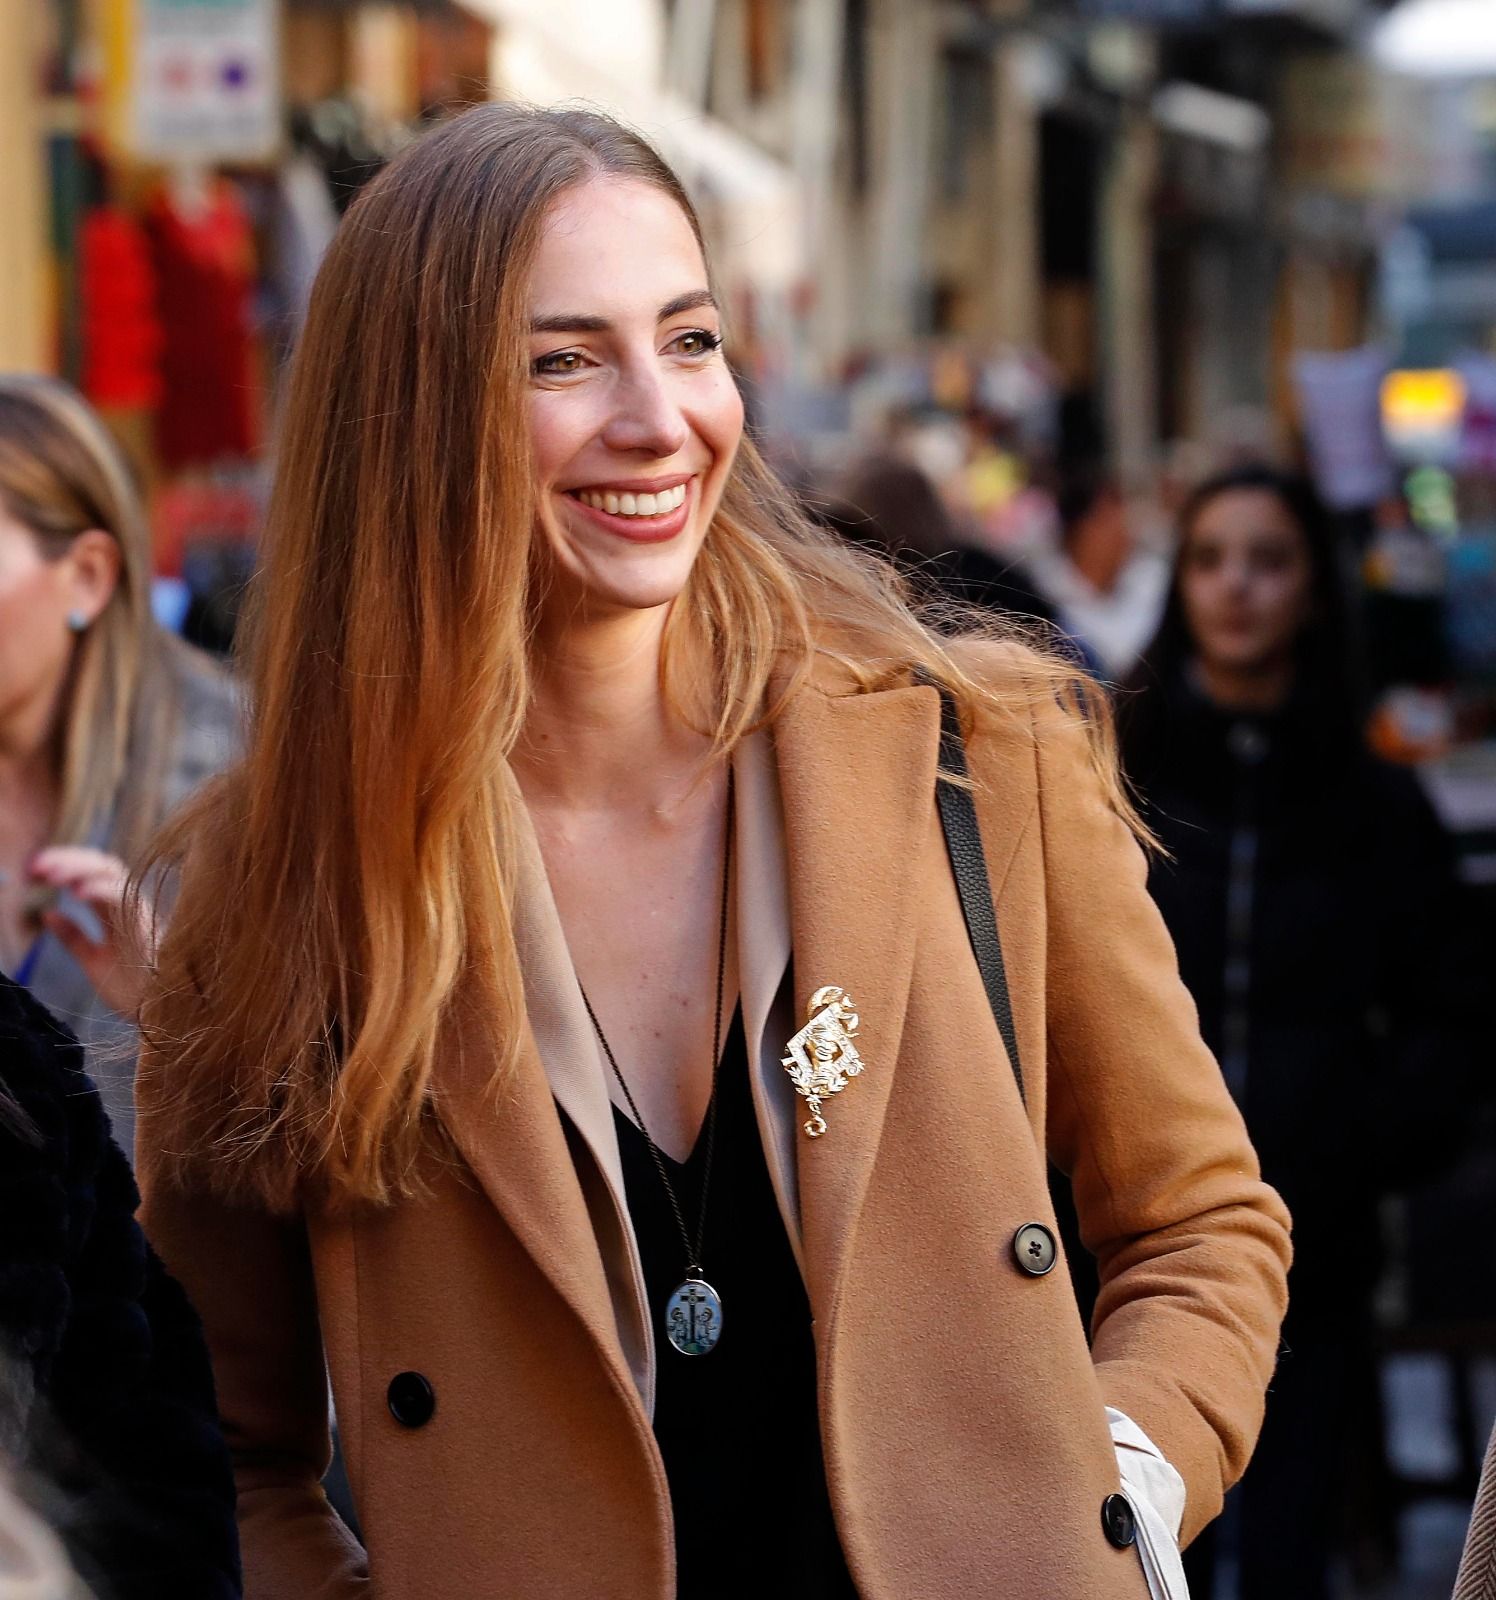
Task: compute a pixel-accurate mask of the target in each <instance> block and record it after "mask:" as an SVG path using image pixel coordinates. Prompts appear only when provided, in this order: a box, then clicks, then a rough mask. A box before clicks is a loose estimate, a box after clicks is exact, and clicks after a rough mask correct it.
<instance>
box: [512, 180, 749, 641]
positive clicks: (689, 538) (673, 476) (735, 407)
mask: <svg viewBox="0 0 1496 1600" xmlns="http://www.w3.org/2000/svg"><path fill="white" fill-rule="evenodd" d="M531 283H532V288H531V291H530V335H529V354H530V433H531V443H532V446H533V451H534V460H535V463H536V471H537V473H538V477H539V491H540V497H541V516H542V522H543V524H544V531H545V534H546V537H547V539H548V541H549V544H550V547H551V553H552V555H553V557H554V561H555V583H554V585H553V591H552V594H553V600H556V599H559V600H560V601H561V602H562V603H563V604H566V605H568V606H570V607H572V608H573V609H574V608H575V607H576V606H577V605H578V604H579V603H584V604H585V605H586V606H587V608H588V609H589V611H592V612H593V613H594V614H596V612H597V611H599V610H602V611H608V610H615V611H642V610H648V609H652V608H654V607H658V606H663V605H667V604H668V603H669V602H670V601H672V600H674V599H675V597H676V596H677V595H678V594H679V593H680V592H681V590H682V588H683V587H684V586H685V582H686V579H687V578H688V577H689V575H690V572H691V565H692V563H693V562H694V561H695V559H696V554H697V552H698V551H699V550H700V548H701V543H702V540H703V539H704V538H705V536H706V530H707V528H708V527H709V526H710V524H711V520H712V517H713V515H714V513H715V512H716V509H717V505H718V503H719V502H720V500H721V498H722V489H723V485H724V484H725V482H726V480H727V474H728V472H729V470H730V469H731V466H732V461H733V457H734V455H735V453H736V451H737V448H738V442H739V440H740V439H741V437H742V432H743V402H742V399H741V397H740V396H739V394H738V390H737V385H736V384H735V383H734V382H733V379H732V374H731V373H730V372H729V371H728V369H727V364H726V362H725V361H724V359H723V357H722V353H721V350H720V349H719V345H720V342H721V316H720V313H719V312H718V310H717V307H716V305H715V304H714V303H713V301H712V298H711V294H710V292H709V290H708V288H707V277H706V265H705V263H704V262H703V260H702V256H701V249H700V247H699V246H698V245H697V243H696V236H695V234H694V233H692V231H691V225H690V223H689V222H688V221H687V220H686V216H685V213H684V212H683V211H682V210H681V208H680V207H679V206H678V205H677V204H676V203H675V201H674V200H672V199H671V198H670V196H669V195H667V194H665V193H663V192H662V191H661V190H659V189H657V188H655V187H654V186H653V185H652V184H646V183H641V182H638V181H636V180H633V179H619V178H612V177H604V178H598V179H594V180H592V181H590V182H588V183H585V184H583V185H581V186H580V187H579V188H576V189H573V190H571V191H570V192H568V193H567V194H565V195H563V196H562V197H561V198H560V199H559V200H558V201H557V202H556V203H555V205H553V206H552V208H551V211H550V215H549V216H548V218H547V220H546V225H545V231H544V236H543V238H542V241H541V244H540V248H539V252H538V254H537V256H536V260H535V269H534V274H533V277H532V279H531Z"/></svg>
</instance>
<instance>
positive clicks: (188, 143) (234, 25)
mask: <svg viewBox="0 0 1496 1600" xmlns="http://www.w3.org/2000/svg"><path fill="white" fill-rule="evenodd" d="M275 17H276V0H135V5H134V21H135V27H134V30H133V51H132V61H131V71H130V103H131V118H130V123H131V129H130V132H131V144H132V147H133V150H134V153H135V154H136V155H137V156H139V157H141V158H142V159H144V160H148V161H162V162H169V163H173V164H208V163H213V162H225V161H227V162H238V161H249V162H253V161H263V160H265V159H266V158H268V157H269V156H271V155H273V154H274V152H275V149H276V146H277V145H278V143H279V141H280V132H281V110H280V86H279V75H278V72H277V67H276V26H275Z"/></svg>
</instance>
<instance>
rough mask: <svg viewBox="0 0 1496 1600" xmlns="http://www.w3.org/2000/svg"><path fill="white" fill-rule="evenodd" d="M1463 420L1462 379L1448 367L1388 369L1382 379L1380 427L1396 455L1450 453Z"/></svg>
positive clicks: (1430, 457)
mask: <svg viewBox="0 0 1496 1600" xmlns="http://www.w3.org/2000/svg"><path fill="white" fill-rule="evenodd" d="M1464 419H1465V380H1464V379H1463V378H1462V377H1461V376H1460V375H1459V373H1458V372H1454V371H1452V370H1451V369H1450V368H1448V367H1433V368H1429V369H1426V370H1422V371H1420V370H1405V371H1401V372H1389V373H1388V374H1387V376H1386V377H1385V378H1384V379H1383V380H1382V426H1383V428H1384V429H1385V431H1386V434H1387V440H1388V443H1389V444H1390V445H1391V446H1392V448H1393V450H1394V451H1395V452H1396V453H1397V454H1398V455H1400V456H1404V457H1409V456H1414V457H1419V458H1422V459H1425V460H1442V459H1444V458H1445V457H1446V456H1449V455H1452V454H1453V453H1454V451H1455V450H1456V449H1457V448H1458V446H1459V438H1460V428H1461V426H1462V424H1463V423H1464Z"/></svg>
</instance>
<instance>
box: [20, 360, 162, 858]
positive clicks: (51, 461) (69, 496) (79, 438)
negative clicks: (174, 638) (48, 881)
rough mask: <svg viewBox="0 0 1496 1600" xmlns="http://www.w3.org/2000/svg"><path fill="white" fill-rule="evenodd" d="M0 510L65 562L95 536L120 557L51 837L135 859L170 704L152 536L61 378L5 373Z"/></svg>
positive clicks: (85, 676) (80, 652)
mask: <svg viewBox="0 0 1496 1600" xmlns="http://www.w3.org/2000/svg"><path fill="white" fill-rule="evenodd" d="M0 505H3V506H4V507H5V509H6V511H7V512H8V513H9V514H10V515H11V516H12V517H13V518H14V519H15V520H16V521H18V522H20V523H23V524H24V525H25V526H26V527H27V528H28V529H30V531H31V533H32V535H33V536H34V537H35V539H36V541H37V544H38V546H39V547H40V549H41V551H42V553H43V555H44V556H46V557H48V558H50V559H57V558H60V557H61V556H62V555H64V554H65V553H66V551H67V549H68V546H69V545H70V544H71V543H72V541H73V540H74V539H75V538H76V537H77V536H78V535H79V534H80V533H83V532H84V531H85V530H87V529H91V528H97V529H99V530H101V531H102V532H104V533H107V534H108V535H109V536H110V537H111V538H112V539H113V540H114V542H115V544H116V545H117V546H118V547H119V558H120V563H119V579H118V582H117V583H116V585H115V589H114V593H113V594H112V595H111V596H110V598H109V601H108V603H107V604H106V605H105V607H104V609H103V610H102V611H101V612H100V613H99V615H98V617H97V618H95V620H94V621H93V623H92V624H91V625H90V626H89V628H88V630H87V631H86V632H85V633H83V634H82V635H81V636H80V637H79V639H78V641H77V644H76V646H75V650H74V656H73V664H72V669H71V672H70V675H69V680H68V688H67V696H66V700H65V702H64V704H63V707H62V713H61V721H60V726H59V727H58V729H57V738H56V749H57V773H56V777H57V782H58V789H59V799H58V806H57V814H56V816H55V818H54V821H53V827H52V832H51V838H52V841H53V842H54V843H58V844H77V843H82V842H84V841H86V840H89V839H90V838H92V837H93V836H94V834H95V833H96V832H97V830H98V829H99V827H100V826H101V825H102V824H103V823H105V822H106V821H110V819H112V822H111V826H110V837H109V839H108V841H107V842H108V843H109V845H110V847H111V848H112V849H114V850H116V851H117V852H118V853H120V854H122V855H124V856H126V857H127V858H128V857H131V856H133V855H135V854H136V853H138V852H139V851H140V850H141V849H142V848H143V846H144V845H145V843H146V841H147V839H148V838H149V836H150V834H151V833H152V831H153V830H154V829H155V828H156V827H157V826H158V825H159V823H160V820H161V816H160V804H161V792H160V791H161V784H160V782H159V777H160V771H161V767H162V764H163V763H164V761H165V757H166V752H167V750H168V748H169V745H170V740H171V733H172V728H171V726H170V721H171V710H172V707H171V703H170V701H171V697H170V695H169V694H167V693H165V692H164V691H163V692H158V689H159V688H160V686H159V685H158V684H157V683H156V682H155V679H156V675H157V672H158V669H159V666H160V662H159V659H158V658H159V649H158V643H157V630H156V628H155V626H154V623H153V622H152V618H151V590H150V533H149V529H148V527H147V524H146V518H145V512H144V510H143V508H142V506H141V503H140V498H139V496H138V495H137V494H136V492H135V486H134V484H133V483H132V482H131V479H130V473H129V470H128V468H127V467H126V465H125V463H124V460H123V458H122V456H121V455H120V452H119V450H118V448H117V447H116V445H115V443H114V441H113V440H112V439H111V438H110V436H109V434H108V433H107V431H106V430H105V428H104V426H103V424H102V423H101V422H100V421H99V419H98V418H97V417H96V416H95V415H94V413H93V412H92V411H91V410H90V409H89V407H88V405H87V403H86V402H85V401H84V400H83V398H82V396H81V395H79V394H78V393H77V392H76V391H74V390H73V389H70V388H69V387H68V386H67V385H66V384H65V383H60V382H58V381H57V380H56V379H54V378H41V377H31V376H23V375H17V374H0Z"/></svg>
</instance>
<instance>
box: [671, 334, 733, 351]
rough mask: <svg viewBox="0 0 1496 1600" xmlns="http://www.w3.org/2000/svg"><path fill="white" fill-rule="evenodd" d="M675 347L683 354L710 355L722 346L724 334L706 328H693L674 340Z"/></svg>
mask: <svg viewBox="0 0 1496 1600" xmlns="http://www.w3.org/2000/svg"><path fill="white" fill-rule="evenodd" d="M674 344H675V349H676V350H677V351H678V352H679V353H680V354H681V355H683V356H709V355H711V354H712V352H713V351H714V350H720V349H721V348H722V335H721V334H720V333H711V332H710V331H708V330H707V329H706V328H691V329H690V330H689V331H687V332H686V333H683V334H681V335H680V337H679V338H677V339H676V340H675V341H674Z"/></svg>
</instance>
